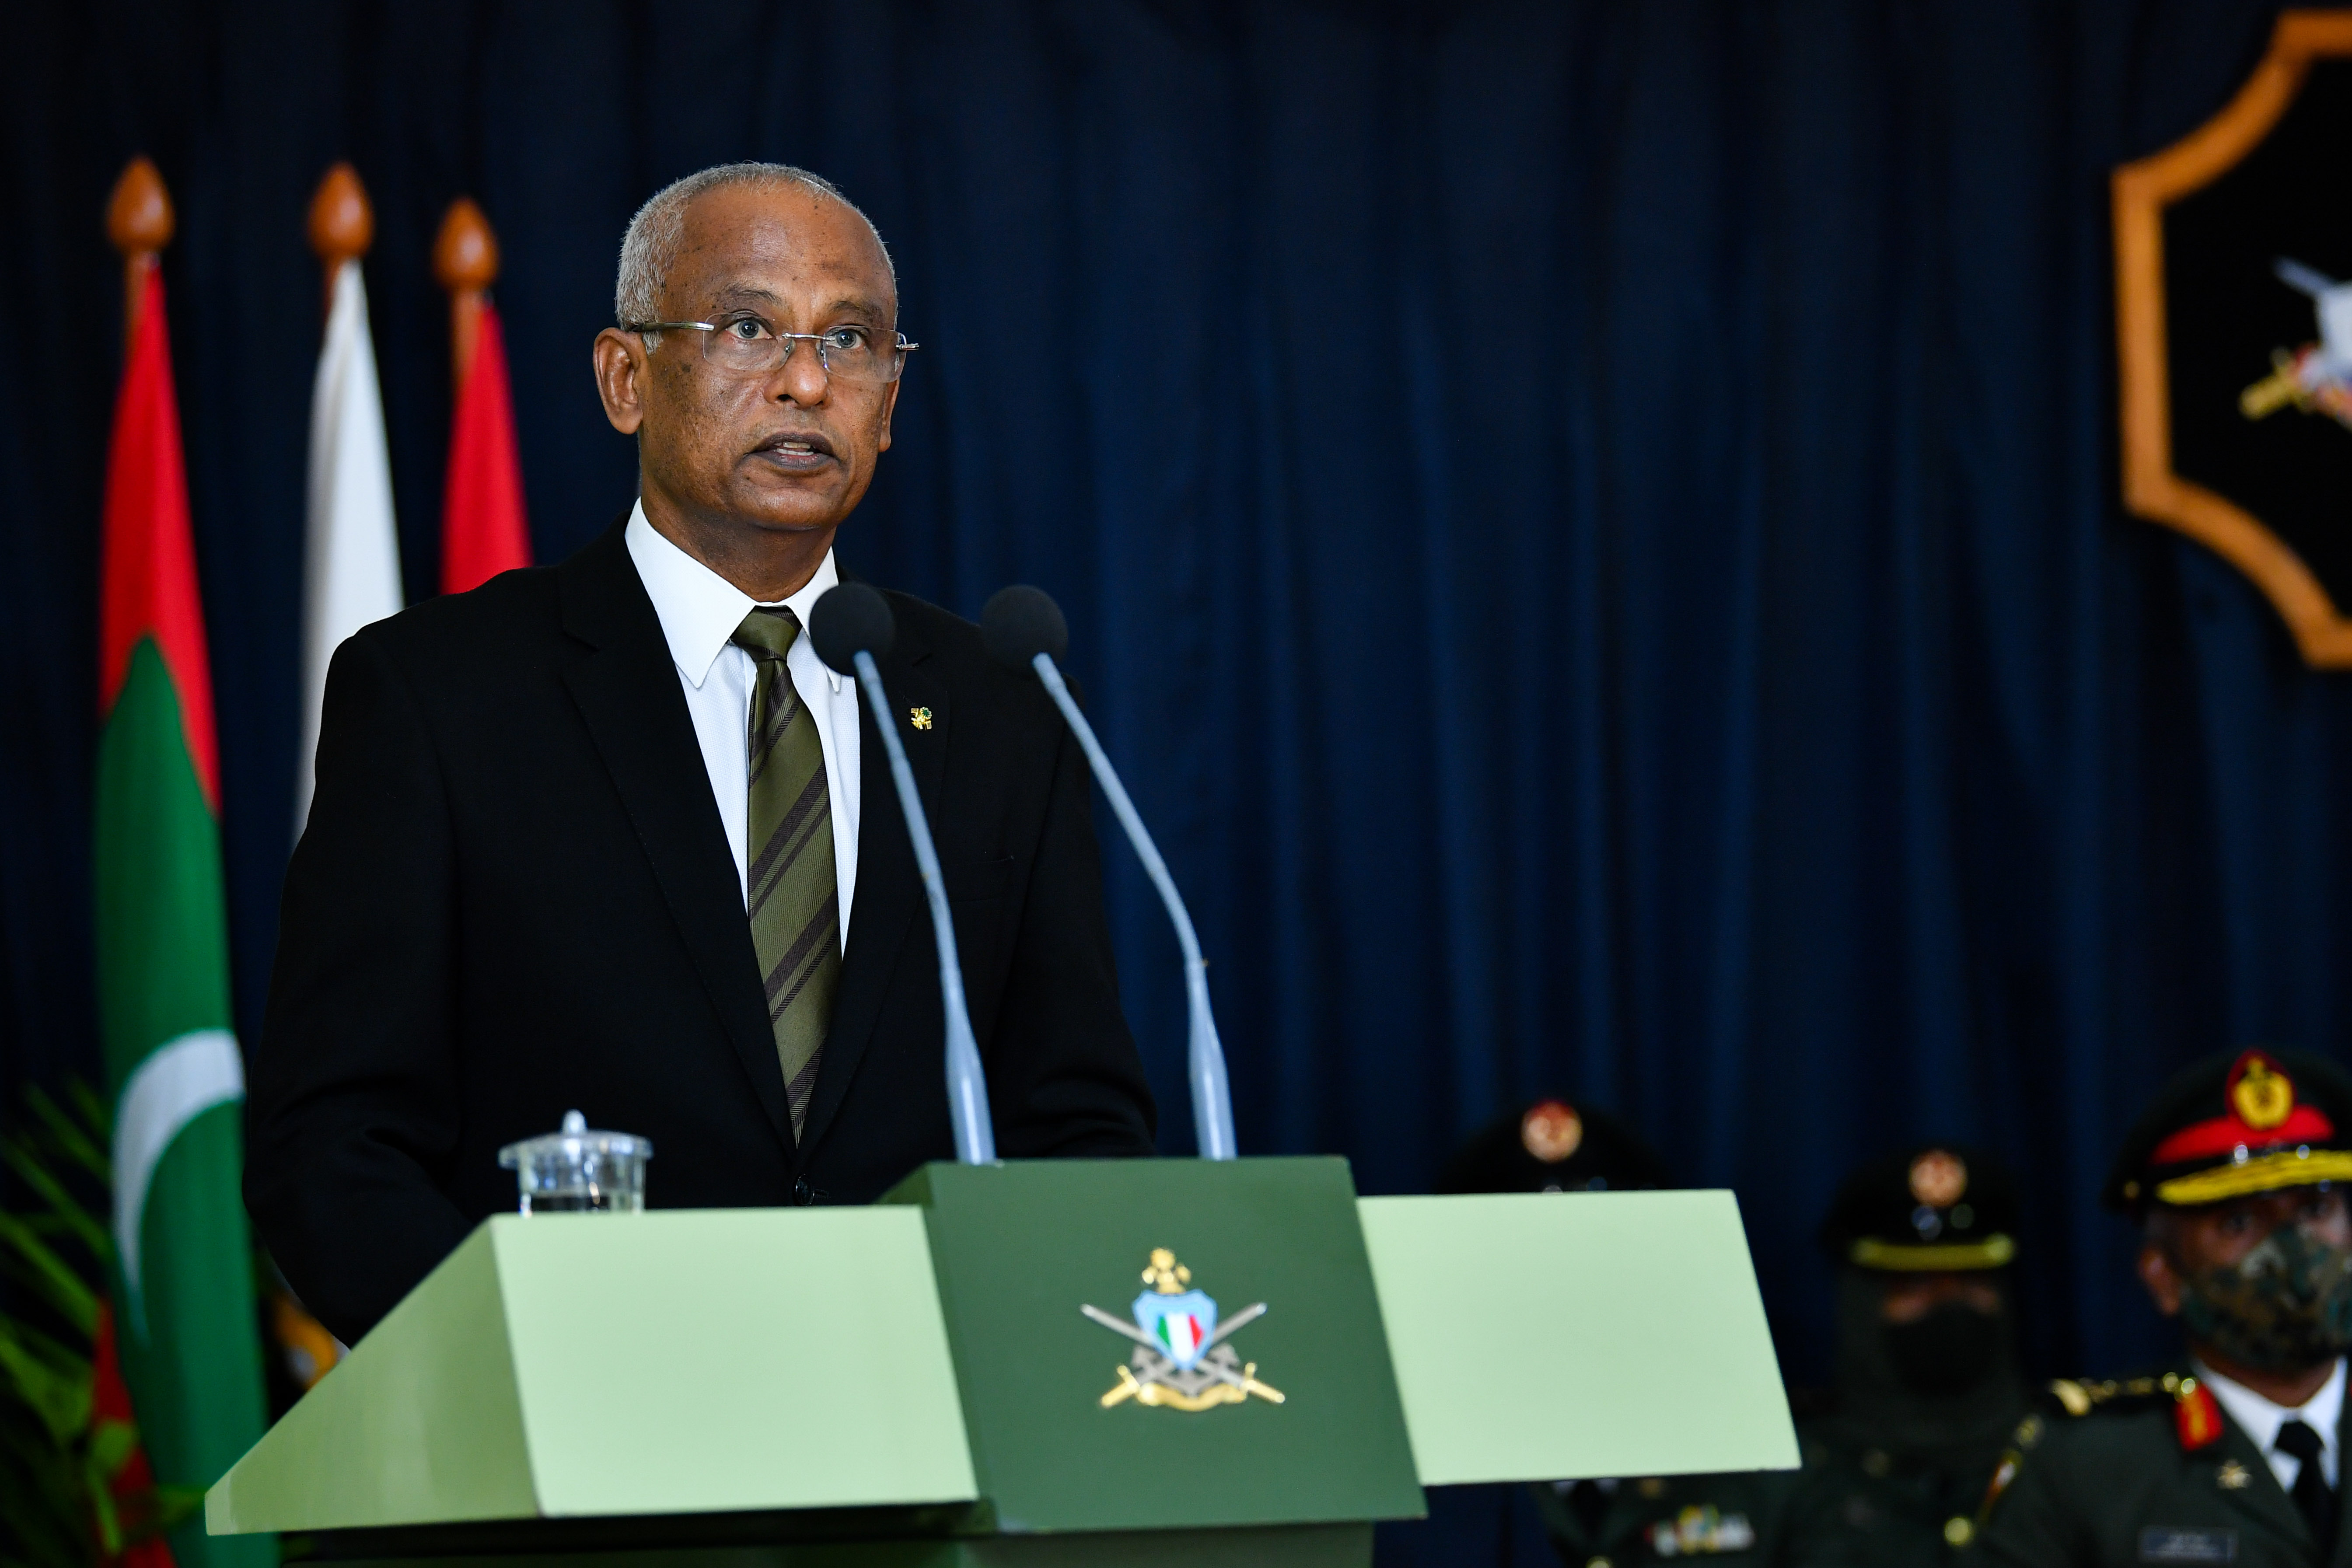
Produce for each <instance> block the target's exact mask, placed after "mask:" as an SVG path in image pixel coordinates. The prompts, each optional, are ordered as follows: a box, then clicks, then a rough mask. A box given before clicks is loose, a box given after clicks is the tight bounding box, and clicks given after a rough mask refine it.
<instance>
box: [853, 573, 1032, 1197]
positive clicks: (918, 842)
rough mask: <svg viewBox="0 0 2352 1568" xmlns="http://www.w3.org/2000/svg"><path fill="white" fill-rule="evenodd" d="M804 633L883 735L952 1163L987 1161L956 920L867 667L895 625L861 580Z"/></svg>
mask: <svg viewBox="0 0 2352 1568" xmlns="http://www.w3.org/2000/svg"><path fill="white" fill-rule="evenodd" d="M808 632H809V641H810V643H811V645H812V646H814V647H815V649H816V656H817V658H821V659H823V660H824V662H825V665H826V666H827V668H832V669H835V670H838V671H840V672H841V673H842V674H844V675H854V676H856V678H857V685H858V689H860V690H862V691H864V692H865V693H866V706H867V707H868V708H870V709H872V710H873V711H874V727H875V728H876V729H877V730H879V731H882V746H883V749H884V750H885V751H887V752H889V753H890V779H891V782H892V783H894V784H897V785H898V809H899V811H900V812H901V813H902V814H903V815H904V816H905V817H906V819H907V837H908V838H910V839H912V840H914V845H915V865H916V867H917V868H919V869H920V870H921V872H922V874H923V892H924V895H925V896H926V897H927V898H928V899H929V900H930V905H931V934H932V936H933V937H935V938H937V939H938V942H939V949H940V1010H941V1011H943V1012H944V1013H946V1014H947V1019H948V1042H947V1046H948V1048H947V1069H948V1116H949V1119H950V1121H953V1122H954V1123H955V1142H956V1158H957V1159H959V1160H961V1161H962V1162H963V1163H965V1164H967V1165H986V1164H990V1163H993V1162H994V1160H995V1159H996V1129H995V1127H994V1125H993V1124H992V1122H991V1121H989V1117H988V1079H987V1078H986V1077H985V1076H984V1075H983V1074H982V1072H981V1070H980V1047H979V1045H978V1043H977V1042H975V1041H974V1040H973V1039H972V1037H971V1015H970V1014H968V1013H967V1012H965V1010H964V1005H963V965H962V964H961V963H959V962H958V961H957V959H956V940H955V921H953V920H952V919H951V918H950V916H949V914H948V890H947V885H946V884H945V883H944V882H942V881H941V880H940V852H939V849H938V847H936V846H935V845H933V844H932V842H931V825H930V822H929V819H928V818H927V817H925V816H923V797H922V796H920V795H917V794H916V793H915V773H914V770H913V769H911V768H909V767H908V766H907V748H906V746H905V744H904V743H903V742H900V741H899V739H898V721H896V720H895V719H893V718H892V717H891V715H890V695H889V693H888V692H887V691H885V690H883V689H882V672H881V670H879V669H878V668H876V667H875V664H874V656H875V655H877V654H886V653H888V652H889V651H890V645H891V644H892V643H893V642H895V641H897V640H898V622H897V621H896V620H895V619H894V618H893V617H892V616H891V614H890V606H889V605H888V604H887V602H886V601H885V600H884V599H883V597H882V595H879V594H877V593H876V592H875V591H874V590H873V589H871V588H869V587H867V586H866V584H863V583H844V584H840V585H839V586H837V587H835V588H831V589H828V590H827V591H826V592H825V594H824V596H823V597H821V598H819V599H818V600H817V602H816V607H815V608H814V610H812V611H810V612H809V628H808Z"/></svg>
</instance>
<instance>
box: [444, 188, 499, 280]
mask: <svg viewBox="0 0 2352 1568" xmlns="http://www.w3.org/2000/svg"><path fill="white" fill-rule="evenodd" d="M433 276H434V277H435V278H436V279H439V280H440V283H441V287H442V288H444V289H447V290H449V292H451V293H452V294H455V293H457V292H458V291H459V290H460V289H474V290H477V291H478V290H480V289H487V288H488V287H489V286H490V285H491V284H492V283H494V282H496V281H497V280H498V276H499V241H498V237H497V236H496V235H494V234H492V233H491V232H490V223H489V220H488V218H486V217H484V216H482V209H481V208H480V207H478V206H476V205H474V198H473V197H471V196H459V197H458V198H457V200H456V201H454V202H451V203H450V204H449V214H448V216H446V217H444V218H443V219H442V220H441V234H440V237H438V238H436V240H434V242H433Z"/></svg>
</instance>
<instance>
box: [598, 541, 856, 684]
mask: <svg viewBox="0 0 2352 1568" xmlns="http://www.w3.org/2000/svg"><path fill="white" fill-rule="evenodd" d="M622 537H623V539H624V541H625V542H626V543H627V545H628V547H629V559H630V560H631V561H634V562H635V563H636V567H637V576H638V577H639V579H641V580H642V581H643V582H644V584H645V585H646V596H647V597H648V598H650V599H652V600H653V602H654V614H655V616H656V617H658V618H659V619H660V621H661V628H662V638H663V640H664V641H666V642H667V643H668V644H669V657H670V661H671V662H672V663H674V664H676V665H677V672H678V674H679V675H680V676H682V677H684V678H685V679H686V681H687V683H688V685H690V686H692V687H693V688H694V689H696V690H698V691H699V690H700V689H702V683H703V682H704V681H706V680H708V679H710V670H711V667H712V666H713V665H715V664H717V663H718V662H719V655H720V654H721V653H723V652H725V651H726V649H727V645H728V642H729V640H730V638H732V637H734V635H735V628H736V627H738V626H741V625H742V624H743V617H744V616H748V615H750V614H751V610H752V607H753V606H754V605H757V604H758V603H759V602H760V601H758V600H757V599H754V598H752V597H751V595H749V594H746V593H744V592H743V590H742V589H740V588H738V587H737V586H735V584H732V583H730V582H729V581H728V580H727V579H726V578H724V577H721V576H720V575H719V574H718V573H716V572H713V571H712V570H711V569H710V568H709V567H708V566H705V565H704V564H703V563H701V562H699V561H697V560H696V559H695V558H694V557H693V556H691V555H688V553H687V552H685V551H683V550H680V549H679V548H678V547H677V545H676V544H674V543H672V542H670V541H669V540H668V539H667V538H665V537H663V535H662V534H661V532H660V531H658V530H656V528H655V527H654V525H653V524H652V523H650V522H648V521H646V503H645V502H644V501H643V500H640V501H638V502H637V504H636V505H635V507H634V508H633V509H631V510H630V512H629V526H628V530H627V531H626V532H625V534H624V535H623V536H622ZM840 581H841V571H840V569H839V568H838V567H836V566H835V564H834V562H833V552H832V551H830V550H828V551H826V552H824V560H822V561H820V562H818V563H817V566H816V573H815V574H814V576H812V577H810V578H809V580H808V582H807V583H806V584H803V586H802V588H801V590H800V592H799V593H797V594H794V595H792V596H791V597H790V598H788V599H786V600H785V601H784V604H785V605H786V607H787V608H789V609H790V610H791V611H792V612H793V615H794V616H798V617H799V618H800V623H801V626H803V628H805V627H806V626H808V618H809V612H810V611H811V610H812V609H814V608H815V606H816V602H817V600H819V599H820V598H822V597H824V594H825V591H826V590H827V589H829V588H831V587H833V586H834V585H835V584H837V583H839V582H840ZM825 675H826V677H827V679H830V680H831V681H832V683H833V689H835V691H839V690H840V689H841V677H840V675H839V674H838V673H837V672H835V671H834V670H832V669H827V670H826V671H825Z"/></svg>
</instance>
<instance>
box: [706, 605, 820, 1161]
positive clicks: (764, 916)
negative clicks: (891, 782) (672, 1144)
mask: <svg viewBox="0 0 2352 1568" xmlns="http://www.w3.org/2000/svg"><path fill="white" fill-rule="evenodd" d="M800 632H801V623H800V618H799V617H798V616H794V615H793V613H792V611H790V610H788V609H784V608H782V607H781V606H779V607H777V608H775V609H766V608H761V609H755V610H753V611H752V612H751V614H750V615H748V616H744V617H743V624H742V625H741V626H738V627H736V628H735V636H734V638H733V641H734V644H735V646H736V647H740V648H741V649H742V650H743V651H744V652H745V653H748V654H750V655H751V658H752V660H753V661H754V663H755V664H756V665H757V667H758V675H757V678H756V679H754V680H753V682H752V684H751V730H750V736H749V739H750V746H749V750H750V753H751V757H750V773H751V781H750V783H751V834H750V844H751V865H750V868H749V869H748V872H747V874H746V876H745V878H744V880H745V883H746V894H745V896H746V907H747V908H748V910H749V912H750V914H751V945H752V947H753V948H754V949H755V950H756V951H757V952H758V953H759V955H760V973H761V975H762V976H763V977H764V979H765V981H766V984H767V992H768V1022H769V1024H770V1025H771V1026H772V1027H773V1028H774V1029H775V1032H776V1059H777V1060H778V1061H779V1062H780V1063H782V1066H783V1069H784V1095H785V1098H786V1100H788V1101H789V1102H790V1103H791V1106H792V1113H793V1138H795V1139H797V1138H799V1137H800V1135H801V1128H802V1126H803V1123H805V1122H806V1121H808V1105H809V1095H810V1092H811V1091H812V1090H814V1089H815V1088H816V1066H817V1060H818V1058H820V1057H822V1056H823V1055H824V1035H825V1030H826V1028H827V1027H828V1026H830V1025H831V1024H832V1022H833V994H834V991H835V988H836V987H837V986H838V985H839V984H840V982H841V889H840V887H839V885H838V882H837V879H835V875H834V863H833V797H832V796H831V795H829V794H828V793H827V792H826V790H825V784H824V744H823V743H822V742H820V741H819V740H818V739H817V731H816V724H817V721H816V715H814V714H813V713H811V712H810V711H809V710H808V705H807V704H806V703H804V702H803V701H802V700H801V697H800V693H799V692H798V691H797V690H795V689H793V678H792V675H791V673H790V672H789V671H788V670H786V669H785V668H784V655H785V653H786V652H788V651H789V650H790V649H791V647H792V646H793V638H794V637H798V636H800Z"/></svg>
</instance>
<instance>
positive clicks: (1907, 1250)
mask: <svg viewBox="0 0 2352 1568" xmlns="http://www.w3.org/2000/svg"><path fill="white" fill-rule="evenodd" d="M2016 1238H2017V1184H2016V1182H2015V1181H2014V1180H2012V1179H2011V1176H2010V1173H2009V1169H2008V1167H2007V1166H2005V1165H2003V1164H2002V1163H2000V1161H1998V1160H1996V1159H1994V1158H1993V1157H1992V1156H1991V1155H1990V1154H1988V1153H1986V1152H1983V1151H1982V1150H1979V1149H1970V1148H1967V1147H1965V1146H1963V1145H1961V1144H1958V1143H1915V1144H1913V1145H1911V1147H1909V1148H1907V1149H1906V1150H1904V1151H1903V1152H1900V1153H1897V1154H1890V1155H1888V1156H1887V1157H1886V1158H1885V1159H1884V1160H1877V1161H1874V1162H1873V1163H1870V1164H1867V1165H1864V1166H1863V1167H1862V1168H1861V1169H1860V1170H1858V1171H1856V1172H1854V1173H1853V1174H1852V1175H1850V1176H1848V1177H1847V1178H1846V1179H1845V1181H1844V1183H1843V1184H1841V1185H1840V1186H1839V1188H1838V1191H1837V1197H1836V1199H1835V1200H1834V1201H1833V1202H1832V1204H1831V1205H1830V1215H1829V1219H1828V1220H1827V1221H1826V1222H1825V1223H1824V1224H1823V1225H1822V1246H1823V1247H1827V1248H1828V1249H1829V1253H1830V1256H1831V1257H1832V1258H1836V1259H1837V1260H1838V1261H1839V1262H1840V1263H1851V1264H1853V1265H1855V1266H1856V1267H1858V1268H1885V1269H1897V1270H1926V1269H1937V1270H1943V1269H1966V1268H2000V1267H2001V1266H2002V1265H2004V1264H2006V1263H2008V1262H2009V1261H2010V1259H2011V1258H2014V1257H2016V1256H2017V1239H2016Z"/></svg>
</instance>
